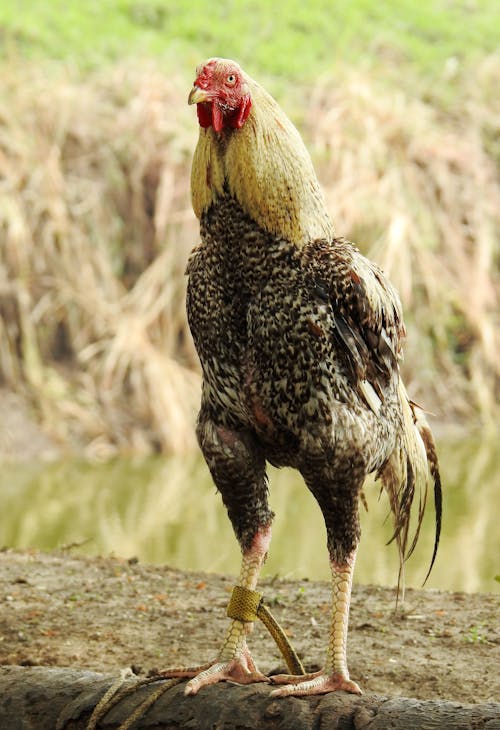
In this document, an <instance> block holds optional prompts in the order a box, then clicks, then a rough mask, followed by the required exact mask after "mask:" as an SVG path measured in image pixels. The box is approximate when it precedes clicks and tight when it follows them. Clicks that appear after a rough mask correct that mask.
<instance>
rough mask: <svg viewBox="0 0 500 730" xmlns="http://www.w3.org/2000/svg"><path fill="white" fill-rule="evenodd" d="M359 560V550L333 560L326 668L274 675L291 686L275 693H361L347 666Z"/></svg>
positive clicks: (281, 694) (283, 694) (275, 680)
mask: <svg viewBox="0 0 500 730" xmlns="http://www.w3.org/2000/svg"><path fill="white" fill-rule="evenodd" d="M355 560H356V550H354V551H353V552H352V553H351V554H350V555H349V556H348V558H347V559H346V560H345V562H344V563H343V564H339V563H337V562H335V561H334V560H331V562H330V565H331V569H332V615H331V624H330V641H329V644H328V651H327V655H326V662H325V668H324V669H323V670H321V671H320V672H316V673H314V674H308V675H305V676H304V677H300V676H297V677H296V676H293V675H287V674H279V675H277V676H274V677H271V681H272V683H273V684H286V685H287V686H285V687H282V688H280V689H276V690H274V691H273V692H271V694H272V695H273V696H275V697H285V696H287V695H296V696H300V695H312V694H326V693H327V692H334V691H336V690H339V689H342V690H345V691H346V692H352V693H354V694H361V690H360V688H359V687H358V685H357V684H356V683H355V682H353V681H352V680H350V679H349V671H348V669H347V626H348V621H349V604H350V599H351V586H352V576H353V573H354V562H355Z"/></svg>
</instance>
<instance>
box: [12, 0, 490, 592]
mask: <svg viewBox="0 0 500 730" xmlns="http://www.w3.org/2000/svg"><path fill="white" fill-rule="evenodd" d="M499 43H500V8H499V6H498V3H497V0H387V1H385V2H375V1H374V0H350V1H348V0H343V1H340V0H338V1H335V0H334V1H332V0H311V1H310V2H309V3H307V4H306V3H303V2H302V1H299V0H274V2H273V3H268V2H267V0H253V2H247V3H244V2H242V1H240V0H223V1H222V2H220V3H214V4H211V5H210V4H208V5H207V3H206V2H205V0H203V1H202V0H190V2H187V1H186V0H177V1H176V2H173V1H169V0H144V1H142V2H141V1H134V0H87V1H86V2H85V3H82V2H80V1H79V0H15V1H14V0H3V2H2V3H1V5H0V414H1V417H0V459H1V461H2V474H3V476H2V488H1V490H0V546H15V547H27V546H32V547H35V548H43V549H50V548H53V547H62V546H71V547H72V548H73V549H74V550H77V551H80V552H86V553H90V554H109V553H110V552H114V553H116V554H118V555H121V556H124V557H131V556H137V557H139V558H140V559H141V560H145V561H153V562H162V563H169V564H171V565H174V566H176V567H180V568H185V569H190V568H192V569H200V570H216V571H230V572H237V570H238V566H239V553H238V548H237V543H236V541H235V539H234V537H233V535H232V532H231V527H230V524H229V521H228V520H227V517H226V515H225V513H224V510H223V508H222V505H221V503H220V498H219V497H218V496H217V495H216V494H215V489H214V487H213V485H212V483H211V480H210V477H209V474H208V471H207V469H206V467H205V465H204V463H203V462H202V459H201V456H200V455H199V453H198V451H197V447H196V443H195V438H194V422H195V417H196V411H197V407H198V402H199V390H200V379H199V369H198V363H197V358H196V354H195V352H194V348H193V344H192V341H191V338H190V335H189V331H188V328H187V323H186V316H185V308H184V295H185V279H184V275H183V272H184V267H185V264H186V259H187V256H188V253H189V250H190V249H191V248H192V247H193V246H194V245H195V244H196V243H197V241H198V225H197V221H196V219H195V218H194V215H193V213H192V211H191V206H190V198H189V170H190V160H191V157H192V153H193V150H194V146H195V144H196V139H197V121H196V115H195V114H194V112H193V109H192V108H188V106H187V95H188V92H189V90H190V88H191V85H192V82H193V79H194V70H195V67H196V66H197V64H198V63H199V62H200V61H202V60H205V59H206V58H208V57H211V56H215V55H218V56H225V57H230V58H234V59H235V60H237V61H239V62H240V63H241V64H242V66H243V67H244V68H245V70H246V71H247V72H248V73H249V74H250V75H251V76H253V77H254V78H256V79H257V80H258V81H259V82H260V83H261V84H262V85H264V86H265V87H266V88H267V89H268V90H269V91H270V92H271V93H272V94H273V95H274V96H275V97H276V98H277V99H278V101H279V103H280V104H281V106H282V107H283V108H284V109H285V111H286V112H287V113H288V115H289V116H290V117H291V118H292V120H293V121H294V123H295V124H296V125H297V126H298V128H299V130H300V131H301V133H302V135H303V137H304V139H305V141H306V144H307V146H308V148H309V150H310V152H311V154H312V157H313V161H314V163H315V166H316V169H317V171H318V175H319V177H320V181H321V183H322V185H323V187H324V189H325V193H326V197H327V201H328V205H329V208H330V211H331V214H332V217H333V219H334V221H335V224H336V229H337V233H338V234H341V235H344V236H346V237H348V238H350V239H351V240H353V241H355V242H356V243H357V244H358V246H359V247H360V248H361V249H362V251H363V252H364V253H366V254H367V255H369V256H370V257H371V258H372V259H374V260H375V261H377V263H379V264H380V265H381V266H382V267H383V268H384V269H385V270H386V271H387V272H388V274H389V275H390V277H391V279H392V281H393V282H394V283H395V284H396V286H397V287H398V288H399V291H400V294H401V297H402V300H403V305H404V309H405V317H406V323H407V329H408V340H407V343H406V347H405V362H404V365H403V371H404V376H405V379H406V382H407V384H408V389H409V391H410V395H411V396H412V397H413V399H414V400H416V401H417V402H418V403H420V404H422V405H423V406H424V407H425V408H426V409H428V410H429V411H430V412H431V413H432V414H433V415H432V417H431V423H432V426H433V429H434V431H435V433H436V434H437V439H438V448H439V454H440V458H441V462H442V473H443V486H444V490H445V501H444V509H445V515H444V525H443V536H442V545H441V550H440V553H439V554H438V559H437V563H436V566H435V569H434V572H433V574H432V576H431V579H430V581H429V585H430V586H431V587H436V588H442V589H449V590H468V591H473V590H483V591H498V590H499V589H500V583H499V582H498V581H499V580H500V577H499V575H498V574H499V573H500V531H499V530H498V527H497V521H498V514H499V510H500V496H499V489H498V486H499V482H500V479H499V477H498V474H499V470H500V456H499V449H498V444H499V428H498V417H499V412H500V409H499V403H498V384H499V374H500V358H499V354H498V339H499V328H498V325H499V321H498V318H499V303H500V302H499V299H500V295H499V287H498V283H499V277H498V273H499V269H498V265H499V222H500V221H499V218H500V185H499V162H500V134H499V131H500V94H499V91H498V90H499V89H500V48H499ZM366 491H367V497H368V503H369V512H368V514H365V513H364V512H363V515H362V527H363V537H362V542H361V548H360V557H359V562H358V567H357V574H356V579H357V580H358V582H364V583H379V584H385V585H392V584H394V583H395V581H396V579H397V555H396V550H395V548H394V547H393V546H391V547H384V542H385V541H386V540H387V539H388V537H389V536H390V526H389V524H386V523H385V522H384V520H385V517H386V514H387V511H388V505H387V503H386V502H385V500H384V497H381V498H380V499H378V488H377V487H376V486H373V485H369V486H368V487H367V490H366ZM271 502H272V506H273V508H274V509H275V511H276V513H277V517H276V521H275V527H274V538H273V545H272V548H271V554H270V557H269V560H268V562H267V564H266V569H265V570H266V573H267V574H268V575H274V574H279V575H282V576H283V575H285V576H288V577H295V578H303V577H304V576H308V577H310V578H327V576H328V563H327V554H326V550H325V548H324V543H325V535H324V532H323V527H322V521H321V520H322V518H321V515H320V512H319V509H318V508H317V506H316V504H315V503H314V501H313V499H312V498H311V497H310V495H309V494H308V493H307V490H306V489H305V487H304V485H303V484H302V482H301V480H300V478H299V477H298V475H296V474H294V473H293V472H291V471H288V470H284V471H280V472H277V471H272V473H271ZM428 517H429V519H428V520H427V523H426V529H425V532H424V535H423V538H422V544H421V546H420V547H419V549H418V550H417V553H416V555H414V556H413V557H412V559H411V561H410V562H409V564H408V567H407V583H408V584H409V585H414V586H418V585H420V583H421V581H422V579H423V577H424V575H425V572H426V566H427V564H428V561H429V558H430V554H431V550H432V538H433V535H432V527H433V526H432V515H431V510H429V515H428Z"/></svg>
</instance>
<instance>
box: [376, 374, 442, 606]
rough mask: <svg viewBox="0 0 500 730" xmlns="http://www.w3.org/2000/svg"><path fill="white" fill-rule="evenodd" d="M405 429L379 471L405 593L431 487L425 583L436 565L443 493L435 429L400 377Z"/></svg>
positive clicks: (399, 591) (378, 475) (400, 586)
mask: <svg viewBox="0 0 500 730" xmlns="http://www.w3.org/2000/svg"><path fill="white" fill-rule="evenodd" d="M399 398H400V402H401V410H402V429H401V435H400V438H399V439H398V442H397V444H396V447H395V449H394V451H393V452H392V454H391V456H390V457H389V459H388V460H387V461H386V462H385V464H384V465H383V466H382V468H381V469H380V470H379V472H378V473H377V478H378V479H380V480H381V481H382V484H383V487H384V488H385V491H386V492H387V494H388V497H389V503H390V506H391V512H392V515H393V521H394V533H393V535H392V537H391V539H390V540H389V542H393V541H395V542H396V545H397V548H398V553H399V575H398V595H399V593H401V594H402V595H403V597H404V563H405V561H406V560H407V559H408V558H409V557H410V555H411V554H412V553H413V551H414V549H415V546H416V544H417V541H418V538H419V535H420V529H421V527H422V522H423V518H424V513H425V508H426V505H427V495H428V491H429V489H430V488H433V489H434V505H435V520H436V523H435V524H436V527H435V538H434V548H433V552H432V558H431V562H430V566H429V569H428V571H427V575H426V577H425V580H424V585H425V583H426V581H427V579H428V577H429V575H430V572H431V570H432V567H433V565H434V562H435V559H436V554H437V549H438V545H439V538H440V534H441V516H442V493H441V478H440V475H439V465H438V459H437V454H436V447H435V443H434V439H433V436H432V432H431V430H430V428H429V426H428V424H427V421H426V419H425V416H424V414H423V411H422V410H421V409H420V408H418V406H416V405H415V404H414V403H412V402H411V401H410V400H409V398H408V396H407V394H406V390H405V387H404V385H403V383H402V381H401V380H400V381H399ZM416 494H418V512H417V515H416V526H415V531H414V533H413V535H412V536H411V538H410V517H411V513H412V507H413V504H414V501H415V495H416Z"/></svg>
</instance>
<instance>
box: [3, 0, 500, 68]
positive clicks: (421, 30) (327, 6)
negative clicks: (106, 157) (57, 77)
mask: <svg viewBox="0 0 500 730" xmlns="http://www.w3.org/2000/svg"><path fill="white" fill-rule="evenodd" d="M499 7H500V6H499V4H498V2H497V0H385V1H382V2H376V1H374V0H352V1H349V0H337V1H332V0H313V1H312V2H309V3H307V4H306V3H304V2H303V0H274V2H272V3H270V2H268V0H253V1H252V2H242V1H241V0H222V2H219V3H207V2H206V0H189V1H188V0H85V1H84V2H82V0H3V2H2V3H1V4H0V44H1V46H0V47H1V51H2V54H3V56H4V57H5V56H7V57H9V56H10V57H12V56H14V57H17V56H20V57H22V58H33V59H41V58H43V59H47V58H48V59H54V60H58V61H60V60H64V61H66V62H69V63H72V64H75V65H76V66H77V67H79V68H82V69H84V70H85V69H88V68H93V67H96V66H101V65H103V64H106V63H108V62H112V61H115V60H117V59H121V58H124V57H133V58H135V57H142V56H149V57H154V58H157V59H158V60H159V61H160V62H161V63H162V64H165V66H166V67H171V66H172V65H173V64H175V65H177V66H180V67H184V68H190V67H191V66H194V65H196V64H197V63H198V62H199V60H202V59H204V58H205V57H208V56H213V55H222V56H228V57H234V58H236V59H238V60H240V61H241V62H242V63H243V64H244V65H245V66H246V67H247V68H248V69H249V71H250V72H251V73H252V74H257V73H260V74H263V73H264V74H266V75H272V76H283V77H285V78H288V79H290V78H293V79H297V80H300V81H307V80H311V79H315V78H317V77H320V76H322V75H323V74H325V73H330V72H331V71H332V69H333V68H334V67H335V65H336V64H337V63H338V62H339V61H344V62H345V61H347V62H348V63H351V64H354V65H358V64H360V63H368V64H369V65H374V64H375V65H382V66H386V67H387V68H391V69H394V70H396V71H397V70H398V69H400V68H401V66H403V67H405V68H408V69H410V68H412V69H413V70H414V71H415V72H416V73H417V74H424V75H425V76H430V77H431V78H441V77H442V76H443V74H446V69H447V64H448V68H449V64H450V61H449V59H450V58H451V59H456V60H454V61H453V62H452V63H454V64H458V68H463V67H467V66H469V64H471V63H473V62H474V61H475V60H477V59H478V58H479V57H481V56H484V55H485V54H488V53H491V52H493V51H494V50H495V49H496V48H498V38H499V37H500V10H499Z"/></svg>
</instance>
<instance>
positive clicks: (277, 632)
mask: <svg viewBox="0 0 500 730" xmlns="http://www.w3.org/2000/svg"><path fill="white" fill-rule="evenodd" d="M227 615H228V616H229V618H231V619H234V620H236V621H243V622H244V623H249V622H251V621H255V620H256V619H257V618H258V619H260V620H261V621H262V623H263V624H264V626H265V627H266V629H267V630H268V631H269V633H270V634H271V636H272V637H273V639H274V641H275V642H276V644H277V646H278V649H279V650H280V652H281V654H282V656H283V659H284V660H285V662H286V665H287V667H288V669H289V670H290V672H291V673H292V674H305V671H304V667H303V666H302V662H301V661H300V659H299V657H298V655H297V653H296V651H295V649H294V648H293V646H292V645H291V644H290V642H289V640H288V637H287V636H286V634H285V632H284V631H283V629H282V628H281V626H280V625H279V623H278V622H277V621H276V619H275V618H274V616H273V614H272V613H271V611H270V610H269V608H268V607H267V606H266V604H265V603H264V599H263V597H262V594H261V593H258V592H257V591H252V590H250V589H248V588H244V587H243V586H234V588H233V592H232V593H231V598H230V599H229V604H228V607H227ZM166 672H168V670H166ZM131 676H132V672H131V671H130V669H128V670H124V671H122V672H121V674H120V676H119V677H118V679H117V680H116V682H114V683H113V684H112V685H111V687H110V688H109V689H108V690H107V691H106V692H105V693H104V695H103V696H102V697H101V699H100V700H99V702H98V703H97V705H96V706H95V708H94V711H93V712H92V715H91V716H90V719H89V721H88V724H87V730H96V728H97V723H98V722H99V720H102V718H103V717H104V716H105V715H107V714H108V712H109V711H110V710H111V709H112V708H113V707H115V706H116V705H117V704H118V703H119V702H121V701H122V700H123V699H124V698H125V697H127V696H128V695H129V694H132V693H133V692H136V691H137V690H138V689H139V687H144V686H145V685H148V684H152V683H153V682H158V681H159V680H160V679H161V677H159V676H154V677H147V678H146V679H139V680H138V681H137V682H134V683H132V684H129V685H128V686H126V687H124V686H123V684H124V682H125V681H126V680H127V679H128V678H129V677H131ZM182 681H183V679H182V678H176V679H169V680H167V681H163V682H162V684H161V685H160V686H159V687H158V689H156V690H155V691H154V692H152V693H151V694H150V695H149V696H148V697H146V699H145V700H144V701H143V702H141V704H140V705H138V706H137V707H136V708H135V710H134V712H133V713H132V714H131V715H129V717H127V719H126V720H125V721H124V722H123V723H122V724H121V725H120V726H119V728H118V730H129V728H130V727H131V726H132V725H133V723H134V722H136V721H137V720H138V719H139V718H140V717H142V716H143V715H144V714H145V713H146V712H147V711H148V710H149V708H150V707H151V705H154V703H155V702H156V701H157V700H158V699H159V697H161V696H162V695H163V694H164V693H165V692H167V691H168V690H169V689H171V688H172V687H175V685H176V684H179V683H180V682H182Z"/></svg>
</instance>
